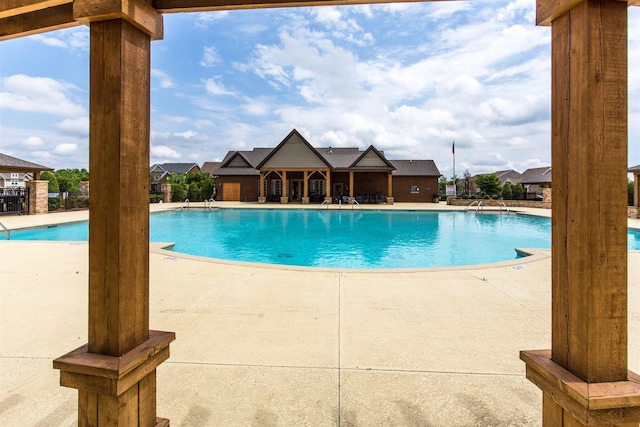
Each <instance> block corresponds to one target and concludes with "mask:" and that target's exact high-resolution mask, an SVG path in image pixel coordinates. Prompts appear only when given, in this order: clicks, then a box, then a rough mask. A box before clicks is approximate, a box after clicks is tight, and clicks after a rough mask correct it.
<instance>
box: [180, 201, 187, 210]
mask: <svg viewBox="0 0 640 427" xmlns="http://www.w3.org/2000/svg"><path fill="white" fill-rule="evenodd" d="M185 206H186V207H187V209H189V199H184V203H183V204H182V207H181V208H180V210H183V209H184V207H185Z"/></svg>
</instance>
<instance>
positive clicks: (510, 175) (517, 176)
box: [494, 169, 522, 185]
mask: <svg viewBox="0 0 640 427" xmlns="http://www.w3.org/2000/svg"><path fill="white" fill-rule="evenodd" d="M494 173H495V174H496V176H497V177H498V179H499V180H500V184H502V185H504V184H505V183H506V182H510V183H511V184H519V183H520V181H521V180H522V174H521V173H520V172H518V171H515V170H513V169H511V170H505V171H498V172H494Z"/></svg>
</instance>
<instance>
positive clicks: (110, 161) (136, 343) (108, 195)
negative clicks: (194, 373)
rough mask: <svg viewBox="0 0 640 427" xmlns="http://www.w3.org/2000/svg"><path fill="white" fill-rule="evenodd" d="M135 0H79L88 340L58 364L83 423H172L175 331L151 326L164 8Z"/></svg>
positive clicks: (77, 5)
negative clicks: (165, 408) (84, 37)
mask: <svg viewBox="0 0 640 427" xmlns="http://www.w3.org/2000/svg"><path fill="white" fill-rule="evenodd" d="M130 6H132V7H131V9H128V10H127V12H128V13H130V15H126V19H124V16H123V17H120V18H116V19H113V16H114V13H115V15H116V16H119V15H120V12H114V11H110V10H104V9H99V8H98V9H97V10H96V8H93V7H92V4H91V2H90V1H84V2H83V1H76V3H75V4H74V15H75V17H76V19H78V20H86V21H87V22H89V23H90V32H91V52H90V81H91V92H90V133H89V139H90V148H89V167H90V170H91V181H92V186H91V192H92V197H91V207H90V212H89V342H88V344H87V345H85V346H83V347H81V348H79V349H77V350H75V351H73V352H71V353H69V354H67V355H65V356H62V357H60V358H58V359H56V360H55V361H54V367H55V368H57V369H60V371H61V372H60V383H61V385H63V386H67V387H73V388H77V389H78V390H79V398H78V425H79V426H134V425H137V426H154V425H159V426H160V425H162V426H166V425H168V424H169V422H168V420H163V419H157V418H156V371H155V370H156V367H157V366H158V365H159V364H160V363H162V362H163V361H164V360H166V359H167V358H168V357H169V343H170V342H171V341H173V340H174V339H175V334H174V333H172V332H158V331H149V188H148V186H149V178H148V176H149V134H150V127H149V123H150V71H151V66H150V53H151V35H154V36H156V37H158V36H160V35H161V32H162V17H161V15H160V14H158V13H157V12H155V10H153V9H152V8H151V7H150V6H148V5H147V4H146V3H144V2H140V3H137V4H136V2H132V3H131V4H130ZM122 183H127V184H128V185H126V186H124V185H122Z"/></svg>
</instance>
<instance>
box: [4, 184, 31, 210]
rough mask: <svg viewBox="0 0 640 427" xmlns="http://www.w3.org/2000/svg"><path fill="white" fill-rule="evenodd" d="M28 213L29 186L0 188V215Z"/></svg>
mask: <svg viewBox="0 0 640 427" xmlns="http://www.w3.org/2000/svg"><path fill="white" fill-rule="evenodd" d="M28 213H29V189H28V188H0V215H22V214H28Z"/></svg>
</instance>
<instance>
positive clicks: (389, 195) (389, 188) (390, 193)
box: [387, 172, 393, 205]
mask: <svg viewBox="0 0 640 427" xmlns="http://www.w3.org/2000/svg"><path fill="white" fill-rule="evenodd" d="M387 204H388V205H392V204H393V174H392V173H391V172H389V173H388V174H387Z"/></svg>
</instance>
